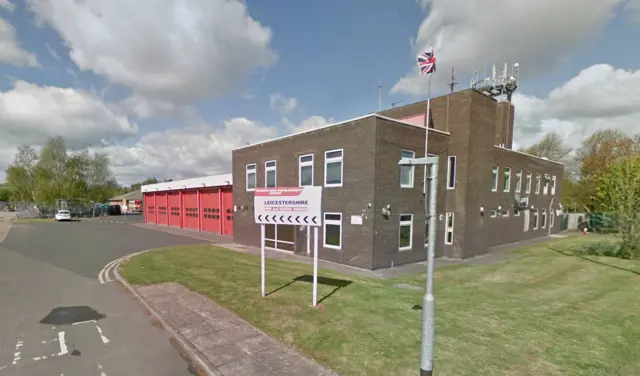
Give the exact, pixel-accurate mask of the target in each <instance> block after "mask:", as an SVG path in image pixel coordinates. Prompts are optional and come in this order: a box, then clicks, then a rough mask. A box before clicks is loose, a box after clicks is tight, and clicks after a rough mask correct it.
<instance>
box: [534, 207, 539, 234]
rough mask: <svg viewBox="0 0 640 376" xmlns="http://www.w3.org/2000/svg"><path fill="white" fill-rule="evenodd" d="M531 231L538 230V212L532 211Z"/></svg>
mask: <svg viewBox="0 0 640 376" xmlns="http://www.w3.org/2000/svg"><path fill="white" fill-rule="evenodd" d="M533 229H534V230H537V229H538V210H537V209H536V210H533Z"/></svg>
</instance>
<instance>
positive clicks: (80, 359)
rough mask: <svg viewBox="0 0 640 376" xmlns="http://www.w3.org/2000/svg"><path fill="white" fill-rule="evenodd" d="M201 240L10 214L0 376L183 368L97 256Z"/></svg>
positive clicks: (2, 251) (109, 375) (131, 374)
mask: <svg viewBox="0 0 640 376" xmlns="http://www.w3.org/2000/svg"><path fill="white" fill-rule="evenodd" d="M194 243H202V241H199V240H195V239H191V238H187V237H181V236H176V235H171V234H168V233H164V232H158V231H153V230H149V229H144V228H140V227H137V226H131V225H129V224H119V223H100V222H88V221H87V222H84V221H83V222H71V223H45V224H30V225H26V224H14V225H13V228H12V229H11V231H10V232H9V234H8V235H7V236H6V238H5V239H4V241H3V242H2V243H0V376H5V375H6V376H36V375H37V376H49V375H52V376H61V375H64V376H93V375H95V376H147V375H148V376H152V375H153V376H186V375H190V373H189V371H188V370H187V364H186V363H185V362H184V361H183V360H182V359H181V358H180V357H179V355H178V354H177V352H176V351H175V349H174V348H173V347H172V346H171V345H170V343H169V341H168V338H169V336H168V333H166V332H165V331H163V330H162V329H159V328H156V327H154V326H153V325H151V321H150V318H149V317H148V316H147V315H146V314H145V313H144V311H143V310H142V307H141V305H140V304H139V303H138V301H137V300H135V299H134V298H133V297H131V296H130V295H128V293H126V292H125V290H124V289H123V288H122V287H121V286H120V285H119V284H118V283H107V284H100V282H99V281H98V279H97V275H98V273H99V272H100V270H101V269H102V268H103V266H104V265H105V264H107V263H108V262H109V261H111V260H114V259H117V258H119V257H121V256H124V255H126V254H129V253H133V252H136V251H141V250H144V249H150V248H157V247H161V246H168V245H177V244H194Z"/></svg>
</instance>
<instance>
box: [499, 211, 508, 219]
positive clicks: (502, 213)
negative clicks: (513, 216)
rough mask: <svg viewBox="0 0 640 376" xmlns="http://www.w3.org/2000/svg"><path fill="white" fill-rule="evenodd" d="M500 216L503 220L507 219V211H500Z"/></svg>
mask: <svg viewBox="0 0 640 376" xmlns="http://www.w3.org/2000/svg"><path fill="white" fill-rule="evenodd" d="M500 215H501V216H502V217H503V218H508V217H509V209H502V211H501V212H500Z"/></svg>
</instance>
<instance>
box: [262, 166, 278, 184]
mask: <svg viewBox="0 0 640 376" xmlns="http://www.w3.org/2000/svg"><path fill="white" fill-rule="evenodd" d="M264 186H265V187H267V188H272V187H275V186H276V161H267V162H265V163H264Z"/></svg>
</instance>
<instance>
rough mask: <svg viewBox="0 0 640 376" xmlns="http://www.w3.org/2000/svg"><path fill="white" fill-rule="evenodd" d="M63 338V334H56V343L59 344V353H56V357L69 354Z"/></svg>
mask: <svg viewBox="0 0 640 376" xmlns="http://www.w3.org/2000/svg"><path fill="white" fill-rule="evenodd" d="M64 337H65V333H64V332H58V342H60V352H59V353H58V355H60V356H62V355H65V354H67V353H69V350H68V349H67V344H66V343H65V341H64Z"/></svg>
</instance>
